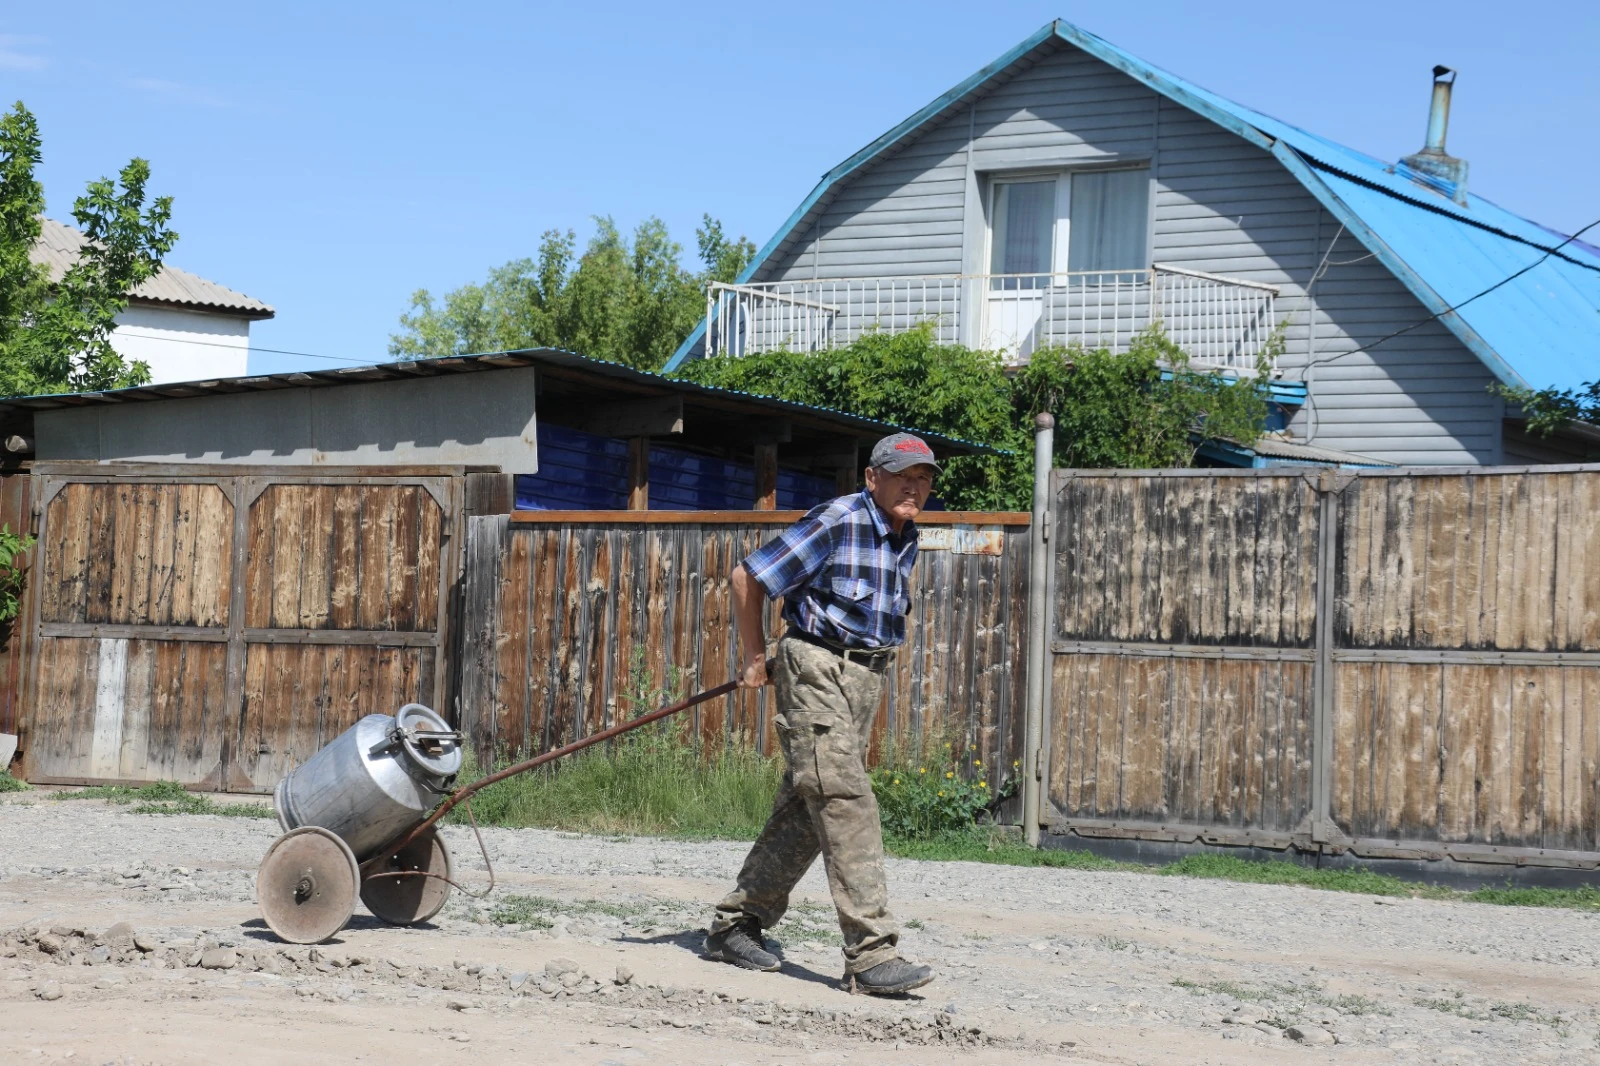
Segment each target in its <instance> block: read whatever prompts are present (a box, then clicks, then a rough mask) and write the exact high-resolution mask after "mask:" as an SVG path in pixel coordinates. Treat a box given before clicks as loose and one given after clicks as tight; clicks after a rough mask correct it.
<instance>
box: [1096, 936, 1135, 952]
mask: <svg viewBox="0 0 1600 1066" xmlns="http://www.w3.org/2000/svg"><path fill="white" fill-rule="evenodd" d="M1098 942H1099V944H1100V946H1101V947H1103V948H1105V949H1106V950H1107V951H1127V950H1128V949H1129V948H1131V947H1133V941H1131V940H1124V939H1122V938H1121V937H1120V936H1103V937H1100V939H1099V941H1098Z"/></svg>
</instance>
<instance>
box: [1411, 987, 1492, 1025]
mask: <svg viewBox="0 0 1600 1066" xmlns="http://www.w3.org/2000/svg"><path fill="white" fill-rule="evenodd" d="M1416 1004H1417V1006H1419V1007H1424V1008H1426V1009H1428V1010H1436V1011H1438V1012H1439V1013H1441V1014H1454V1015H1455V1016H1456V1017H1458V1018H1466V1019H1468V1020H1470V1021H1474V1022H1486V1021H1488V1020H1489V1016H1488V1015H1487V1014H1484V1013H1482V1012H1480V1011H1475V1010H1473V1009H1472V1008H1471V1007H1470V1006H1468V1005H1467V1002H1466V999H1465V998H1464V997H1463V996H1462V994H1461V993H1460V992H1457V993H1456V998H1455V999H1419V1000H1417V1001H1416Z"/></svg>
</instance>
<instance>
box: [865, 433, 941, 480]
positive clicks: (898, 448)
mask: <svg viewBox="0 0 1600 1066" xmlns="http://www.w3.org/2000/svg"><path fill="white" fill-rule="evenodd" d="M869 462H870V464H871V465H872V466H875V467H877V468H878V469H879V470H887V471H888V472H889V473H891V474H898V473H899V472H900V471H902V470H905V469H907V468H908V467H913V466H931V467H933V469H934V470H935V471H936V472H937V471H938V469H939V464H938V462H937V461H936V460H935V459H934V458H933V449H932V448H930V447H928V442H927V441H925V440H923V439H922V438H921V437H918V436H916V435H914V434H911V433H891V434H889V436H887V437H885V438H883V439H882V440H880V441H879V442H878V443H877V444H874V445H873V446H872V458H871V460H869Z"/></svg>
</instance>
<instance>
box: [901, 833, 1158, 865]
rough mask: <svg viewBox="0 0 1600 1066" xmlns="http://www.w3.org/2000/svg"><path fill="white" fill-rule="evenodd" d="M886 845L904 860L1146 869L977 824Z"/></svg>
mask: <svg viewBox="0 0 1600 1066" xmlns="http://www.w3.org/2000/svg"><path fill="white" fill-rule="evenodd" d="M883 843H884V848H885V849H886V850H887V851H888V852H889V854H891V855H897V856H899V857H900V858H902V859H922V860H925V861H929V862H989V863H996V864H998V865H1001V866H1049V867H1054V868H1056V869H1061V870H1147V869H1149V868H1148V867H1145V866H1136V865H1134V864H1132V863H1125V862H1117V861H1115V860H1113V859H1103V858H1101V857H1100V856H1098V855H1095V854H1093V853H1092V852H1087V851H1056V850H1054V849H1048V848H1030V847H1028V846H1027V845H1026V844H1023V843H1021V842H1020V841H1016V840H1014V839H1011V838H1010V837H1008V836H1006V835H1005V834H1002V833H1000V832H999V831H998V830H994V829H989V828H985V827H982V826H977V827H974V828H973V829H971V830H969V831H967V832H964V833H955V832H952V833H940V834H938V835H937V836H933V837H929V838H926V839H923V840H906V839H903V838H899V837H887V838H885V840H884V842H883Z"/></svg>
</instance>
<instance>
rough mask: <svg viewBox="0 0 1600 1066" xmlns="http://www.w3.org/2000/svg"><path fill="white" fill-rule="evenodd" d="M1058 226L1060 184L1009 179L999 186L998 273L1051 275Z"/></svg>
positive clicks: (996, 191)
mask: <svg viewBox="0 0 1600 1066" xmlns="http://www.w3.org/2000/svg"><path fill="white" fill-rule="evenodd" d="M1055 229H1056V183H1055V181H1054V180H1050V181H1014V182H1006V183H1004V184H1002V185H1000V186H998V187H997V188H996V189H995V226H994V231H995V234H996V235H997V237H998V238H999V239H998V240H997V241H996V242H995V250H994V266H993V267H992V270H993V272H994V273H996V274H1048V273H1050V269H1051V262H1050V260H1051V251H1052V245H1053V244H1054V242H1055Z"/></svg>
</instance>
